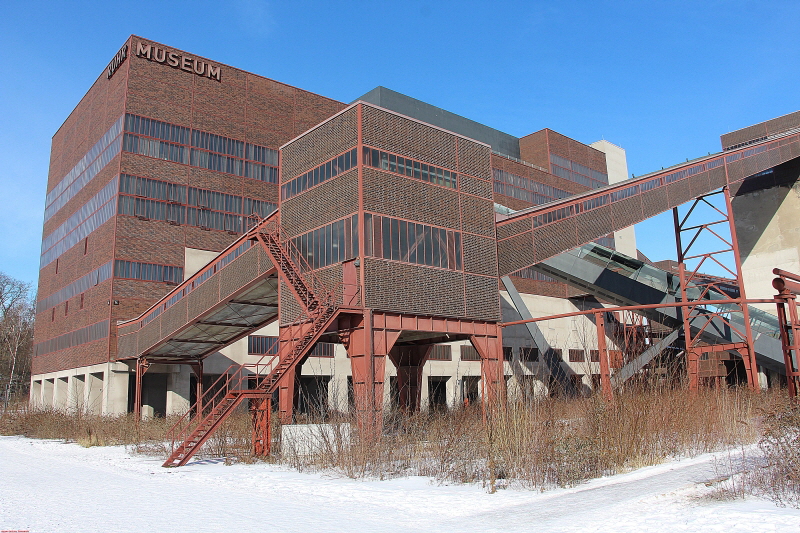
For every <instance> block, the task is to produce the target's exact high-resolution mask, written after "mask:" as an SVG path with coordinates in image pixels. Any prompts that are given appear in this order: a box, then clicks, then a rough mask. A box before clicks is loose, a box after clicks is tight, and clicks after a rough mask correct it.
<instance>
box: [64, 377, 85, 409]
mask: <svg viewBox="0 0 800 533" xmlns="http://www.w3.org/2000/svg"><path fill="white" fill-rule="evenodd" d="M85 394H86V376H85V375H83V374H80V375H76V376H71V377H70V378H69V399H68V400H67V404H68V407H69V409H70V410H71V411H73V412H76V413H81V412H83V409H84V406H85V405H86V401H85V400H86V398H85Z"/></svg>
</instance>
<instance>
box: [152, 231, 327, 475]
mask: <svg viewBox="0 0 800 533" xmlns="http://www.w3.org/2000/svg"><path fill="white" fill-rule="evenodd" d="M270 218H271V219H272V220H270V219H267V220H265V221H264V223H261V224H259V225H258V226H257V227H256V228H255V229H254V230H253V231H252V233H251V235H250V237H251V238H252V239H255V240H257V241H258V242H259V243H260V244H261V245H262V246H263V248H264V250H265V251H266V252H267V254H268V255H269V256H270V259H271V260H272V262H273V263H274V265H275V266H276V268H277V270H278V275H279V277H280V278H281V280H282V281H283V282H285V283H286V285H287V286H288V287H289V289H290V290H291V291H292V293H293V294H294V296H295V298H296V299H297V301H298V302H299V303H300V305H301V307H302V309H303V312H302V314H301V319H299V320H297V321H295V322H294V323H292V324H291V325H289V326H286V327H282V328H281V334H280V336H279V338H278V353H277V354H276V355H274V356H265V357H264V358H262V359H261V360H260V361H259V362H258V363H255V364H244V365H232V366H231V367H230V368H229V369H228V371H227V372H226V373H225V374H223V375H222V376H221V377H220V378H219V379H218V380H217V382H216V383H214V384H213V385H212V386H211V387H210V388H209V389H208V391H207V392H206V393H205V394H203V396H202V397H201V398H200V399H198V401H197V403H195V405H193V406H192V408H191V409H190V410H189V411H188V412H187V413H186V414H185V415H184V416H183V417H182V418H181V419H180V420H179V421H178V422H177V423H176V424H175V425H174V426H173V427H172V429H170V431H169V432H168V434H167V436H168V438H169V439H171V441H172V453H171V454H170V456H169V458H167V460H166V462H164V465H163V466H165V467H173V466H183V465H185V464H186V463H187V462H188V461H189V459H191V457H192V456H193V455H194V454H195V453H197V451H198V450H199V449H200V447H201V446H202V445H203V443H205V442H206V441H207V440H208V439H209V438H210V437H211V436H212V435H213V433H214V431H216V429H217V428H219V427H220V425H221V424H222V423H223V422H224V421H225V419H226V418H227V417H228V416H230V414H231V413H232V412H233V411H234V409H235V408H236V407H237V406H238V405H239V404H240V403H241V402H242V401H243V400H245V399H251V400H255V402H254V403H255V404H256V405H258V406H261V408H262V409H263V406H264V405H266V406H267V408H266V411H267V412H266V417H267V419H268V417H269V407H268V406H269V402H270V399H271V398H272V394H273V392H274V391H275V390H276V389H277V387H278V385H279V383H280V382H281V379H282V378H283V377H284V376H286V374H287V372H289V371H290V370H292V369H293V368H294V367H295V366H296V365H297V364H298V363H299V362H300V361H301V360H302V359H303V357H304V356H305V355H306V354H307V353H308V351H309V350H310V349H311V348H312V347H313V346H314V344H315V343H316V341H317V339H319V337H320V335H322V334H323V333H324V332H325V330H326V329H327V328H328V326H329V325H330V323H331V322H332V320H333V319H334V318H335V317H336V315H337V311H338V307H337V305H336V291H335V290H334V291H328V290H326V289H325V287H324V286H323V285H322V284H321V283H320V282H319V281H318V280H317V279H316V277H315V276H314V275H313V272H312V271H311V268H310V267H309V265H308V264H307V263H306V262H305V260H304V259H303V258H302V257H301V256H300V254H299V252H298V251H297V250H296V249H295V248H294V246H293V245H292V243H291V241H290V240H289V239H287V238H284V237H283V232H282V230H281V227H280V225H279V224H278V221H277V217H276V216H273V217H270ZM265 360H266V362H265ZM276 360H277V364H276ZM265 373H266V375H264V374H265ZM264 425H265V427H266V426H267V425H268V423H266V424H264ZM256 440H257V437H256V435H255V433H254V441H256ZM175 443H180V444H179V445H178V446H175ZM267 447H268V443H267Z"/></svg>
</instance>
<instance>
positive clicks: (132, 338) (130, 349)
mask: <svg viewBox="0 0 800 533" xmlns="http://www.w3.org/2000/svg"><path fill="white" fill-rule="evenodd" d="M138 338H139V336H138V335H137V334H135V333H132V334H130V335H124V336H121V337H119V338H118V339H117V359H121V358H124V357H136V356H137V355H139V354H138V353H137V352H136V347H137V342H136V341H137V340H138Z"/></svg>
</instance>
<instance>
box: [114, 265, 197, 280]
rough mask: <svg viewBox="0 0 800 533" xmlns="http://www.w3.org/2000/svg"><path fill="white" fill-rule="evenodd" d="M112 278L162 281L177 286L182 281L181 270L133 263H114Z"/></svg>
mask: <svg viewBox="0 0 800 533" xmlns="http://www.w3.org/2000/svg"><path fill="white" fill-rule="evenodd" d="M114 276H115V277H117V278H126V279H140V280H144V281H163V282H167V283H174V284H176V285H177V284H179V283H181V282H182V281H183V268H182V267H177V266H171V265H156V264H153V263H137V262H134V261H121V260H116V261H115V262H114Z"/></svg>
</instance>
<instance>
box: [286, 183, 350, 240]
mask: <svg viewBox="0 0 800 533" xmlns="http://www.w3.org/2000/svg"><path fill="white" fill-rule="evenodd" d="M356 212H358V171H357V170H355V169H353V170H351V171H349V172H345V173H344V174H341V175H340V176H336V177H335V178H333V179H332V180H329V181H326V182H325V183H322V184H320V185H318V186H317V187H315V188H313V189H311V190H308V191H305V192H304V193H302V194H299V195H297V196H295V197H294V198H291V199H289V200H286V201H284V202H283V203H282V204H281V225H282V226H283V228H284V229H285V230H286V234H287V235H288V236H290V237H294V236H296V235H299V234H301V233H305V232H307V231H309V230H312V229H314V228H318V227H320V226H324V225H325V224H329V223H330V222H331V221H332V220H338V219H340V218H342V217H345V216H347V215H351V214H353V213H356Z"/></svg>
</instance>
